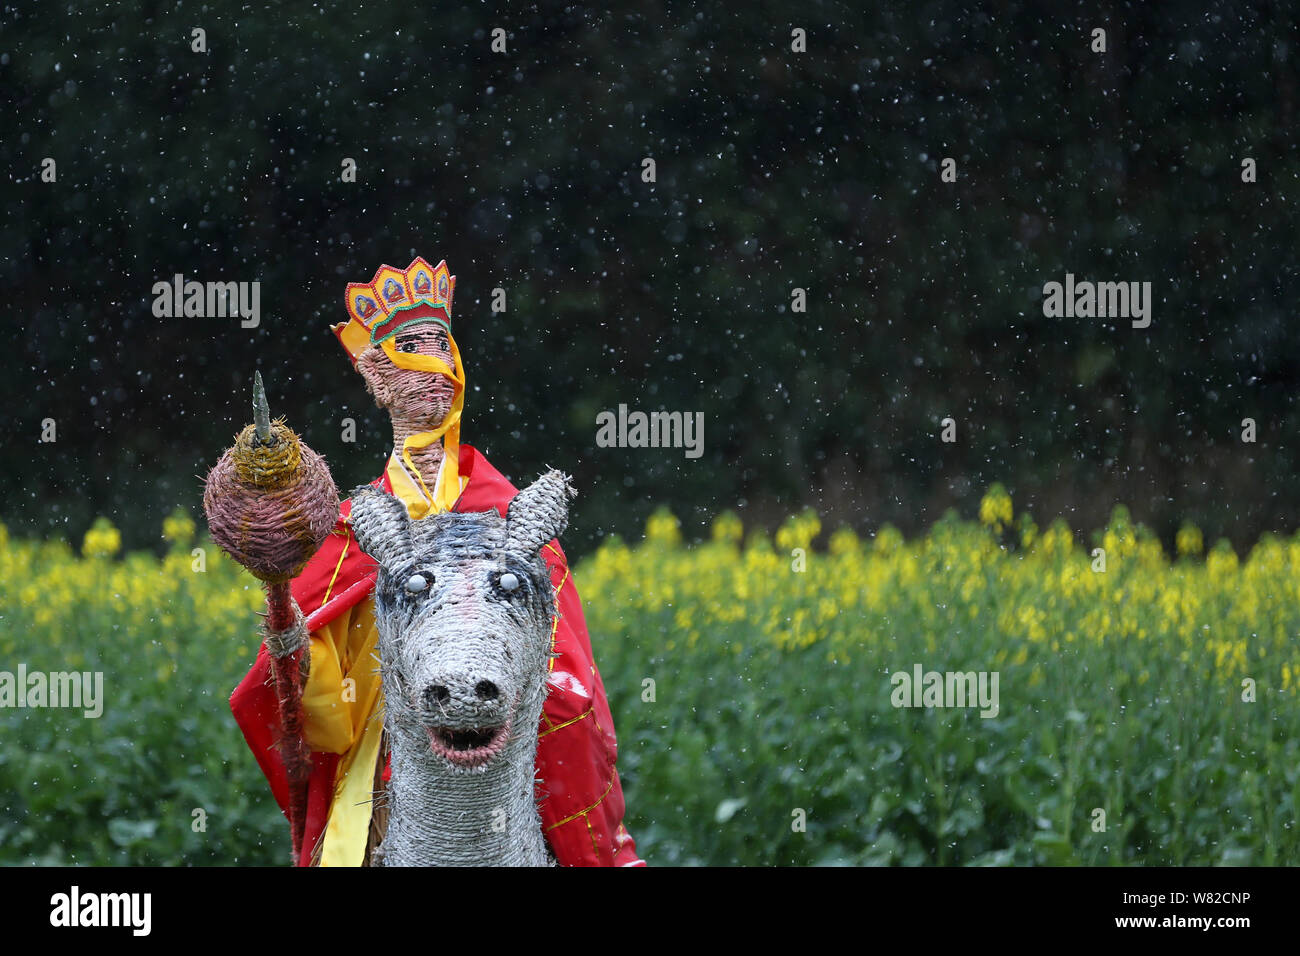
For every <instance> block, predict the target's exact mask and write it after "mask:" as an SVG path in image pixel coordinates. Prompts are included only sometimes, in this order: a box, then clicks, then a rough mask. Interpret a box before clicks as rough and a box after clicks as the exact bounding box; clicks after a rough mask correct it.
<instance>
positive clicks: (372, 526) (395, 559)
mask: <svg viewBox="0 0 1300 956" xmlns="http://www.w3.org/2000/svg"><path fill="white" fill-rule="evenodd" d="M348 522H349V524H351V525H352V532H353V533H354V534H355V535H356V536H357V544H359V545H361V550H362V551H364V552H365V553H366V554H368V555H370V556H371V557H372V558H374V559H375V560H376V561H378V562H379V563H380V564H382V565H384V566H385V567H391V566H392V565H395V564H398V563H400V562H401V560H402V558H404V557H405V556H406V555H408V554H410V552H411V519H410V516H409V515H407V513H406V505H404V504H402V503H401V502H400V501H398V500H397V499H396V498H394V497H393V496H392V495H390V494H388V492H386V491H380V490H379V489H378V488H374V487H372V486H370V485H363V486H362V487H360V488H358V489H356V490H355V491H354V492H352V514H351V515H350V516H349V517H348Z"/></svg>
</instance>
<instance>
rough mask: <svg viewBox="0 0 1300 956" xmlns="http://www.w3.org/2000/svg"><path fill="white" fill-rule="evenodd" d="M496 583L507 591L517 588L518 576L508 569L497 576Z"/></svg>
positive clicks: (516, 589)
mask: <svg viewBox="0 0 1300 956" xmlns="http://www.w3.org/2000/svg"><path fill="white" fill-rule="evenodd" d="M497 584H498V585H500V587H501V590H502V591H505V592H507V593H509V592H511V591H518V590H519V578H518V577H516V576H515V575H514V574H512V573H511V572H509V571H507V572H506V573H505V574H503V575H501V577H499V578H497Z"/></svg>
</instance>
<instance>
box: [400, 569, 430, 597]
mask: <svg viewBox="0 0 1300 956" xmlns="http://www.w3.org/2000/svg"><path fill="white" fill-rule="evenodd" d="M430 583H431V582H430V580H429V579H428V578H427V577H425V576H424V575H423V574H412V575H411V576H410V577H409V578H407V579H406V590H407V593H408V594H419V593H420V592H421V591H427V590H428V589H429V584H430Z"/></svg>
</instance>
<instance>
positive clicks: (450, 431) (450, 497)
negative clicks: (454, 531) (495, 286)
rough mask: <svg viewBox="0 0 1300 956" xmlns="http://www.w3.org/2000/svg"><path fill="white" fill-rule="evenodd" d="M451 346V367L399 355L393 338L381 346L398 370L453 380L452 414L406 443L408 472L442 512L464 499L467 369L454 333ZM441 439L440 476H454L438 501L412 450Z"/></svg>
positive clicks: (425, 358)
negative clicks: (462, 444) (463, 414)
mask: <svg viewBox="0 0 1300 956" xmlns="http://www.w3.org/2000/svg"><path fill="white" fill-rule="evenodd" d="M447 342H448V344H449V345H450V346H451V357H452V362H453V365H452V366H451V367H449V366H448V365H447V363H446V362H444V361H443V360H442V359H440V358H438V357H437V356H435V355H422V354H420V353H418V352H399V351H398V350H397V348H396V346H395V345H394V339H393V338H388V339H385V340H384V341H383V343H381V345H382V348H383V350H384V353H385V354H386V355H387V356H388V358H389V359H390V360H391V361H392V363H393V364H394V365H396V366H397V367H398V368H402V369H408V370H410V371H415V372H432V373H435V374H438V375H445V376H447V378H449V379H451V381H452V384H453V386H454V387H455V392H454V397H453V399H452V402H451V410H450V411H448V412H447V415H446V417H444V418H443V420H442V423H441V424H439V425H438V427H437V428H435V429H433V430H432V431H427V432H418V433H417V434H414V435H409V436H407V438H406V440H405V441H403V442H402V461H403V463H404V464H405V465H406V468H407V471H408V472H410V474H411V476H412V477H413V478H415V480H416V481H417V482H418V483H419V485H420V488H421V490H422V491H423V492H424V498H425V500H426V501H428V502H430V503H432V504H434V505H435V507H436V509H437V510H438V511H450V510H451V509H452V508H453V507H454V506H455V504H456V499H457V498H459V497H460V481H459V478H460V415H461V411H462V410H463V409H464V407H465V368H464V366H463V365H462V364H461V361H460V349H459V348H457V346H456V339H455V338H454V337H453V336H452V335H451V334H450V333H448V334H447ZM439 439H441V440H442V447H443V471H442V472H440V473H441V474H447V475H450V476H451V479H452V480H451V481H443V482H440V483H439V484H438V486H437V493H438V497H437V498H436V499H435V498H434V494H433V492H431V491H429V487H428V486H427V485H426V484H425V483H424V478H423V477H422V476H421V475H420V470H419V469H418V468H416V467H415V464H414V462H412V461H411V450H412V449H416V450H418V449H421V448H428V447H429V446H430V445H432V444H433V443H434V442H436V441H438V440H439Z"/></svg>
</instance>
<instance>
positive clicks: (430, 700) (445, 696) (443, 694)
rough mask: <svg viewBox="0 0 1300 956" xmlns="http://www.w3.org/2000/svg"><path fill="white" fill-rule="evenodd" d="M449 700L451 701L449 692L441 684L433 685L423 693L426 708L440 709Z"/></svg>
mask: <svg viewBox="0 0 1300 956" xmlns="http://www.w3.org/2000/svg"><path fill="white" fill-rule="evenodd" d="M449 700H451V692H450V691H449V690H447V688H445V687H443V686H442V685H441V684H434V685H433V686H432V687H430V688H429V689H428V690H426V691H425V692H424V703H425V706H426V707H440V706H442V705H443V704H446V703H447V701H449Z"/></svg>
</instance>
